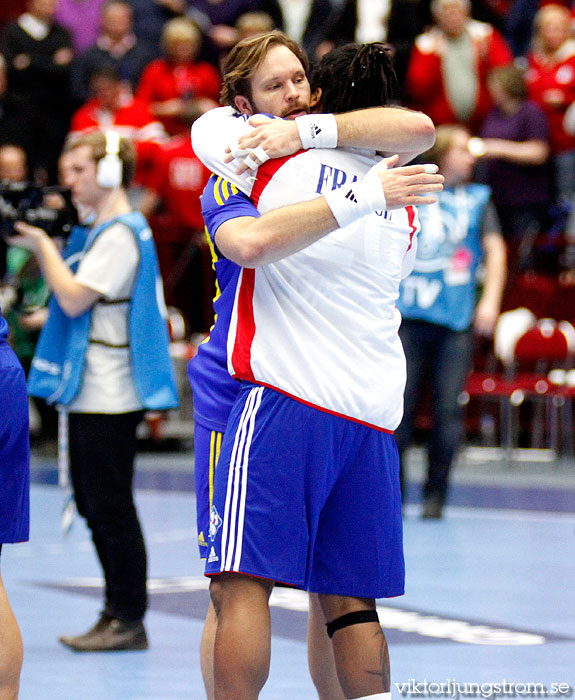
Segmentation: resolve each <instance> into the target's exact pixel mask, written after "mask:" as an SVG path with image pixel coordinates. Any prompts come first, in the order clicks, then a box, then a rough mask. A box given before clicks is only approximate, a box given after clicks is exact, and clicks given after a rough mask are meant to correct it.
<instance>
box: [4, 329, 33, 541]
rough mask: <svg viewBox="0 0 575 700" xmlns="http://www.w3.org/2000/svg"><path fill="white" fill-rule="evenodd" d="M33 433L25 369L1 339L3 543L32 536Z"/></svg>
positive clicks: (24, 539)
mask: <svg viewBox="0 0 575 700" xmlns="http://www.w3.org/2000/svg"><path fill="white" fill-rule="evenodd" d="M29 523H30V437H29V431H28V395H27V393H26V378H25V376H24V370H23V369H22V367H21V366H20V363H19V362H18V360H17V359H16V355H15V354H14V352H13V351H12V349H11V348H10V347H9V346H8V344H7V343H2V342H0V544H2V543H3V542H25V541H26V540H28V534H29Z"/></svg>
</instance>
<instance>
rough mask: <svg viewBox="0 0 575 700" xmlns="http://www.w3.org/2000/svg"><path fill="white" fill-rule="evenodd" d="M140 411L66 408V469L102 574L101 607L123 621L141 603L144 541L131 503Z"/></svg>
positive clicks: (140, 612) (138, 615)
mask: <svg viewBox="0 0 575 700" xmlns="http://www.w3.org/2000/svg"><path fill="white" fill-rule="evenodd" d="M142 416H143V412H142V411H136V412H134V413H122V414H110V415H108V414H100V413H71V414H70V416H69V423H68V425H69V436H70V437H69V442H70V474H71V479H72V485H73V487H74V497H75V499H76V506H77V508H78V512H79V513H80V515H82V516H83V517H84V518H86V520H87V522H88V527H89V528H90V530H91V531H92V540H93V542H94V545H95V547H96V552H97V553H98V557H99V559H100V563H101V565H102V569H103V572H104V578H105V580H106V605H105V608H104V612H105V613H106V614H107V615H110V616H111V617H115V618H118V619H120V620H123V621H124V622H133V621H137V620H141V619H142V618H143V617H144V614H145V612H146V607H147V593H146V576H147V573H146V569H147V559H146V546H145V544H144V537H143V535H142V528H141V527H140V522H139V520H138V514H137V512H136V507H135V505H134V499H133V492H132V481H133V475H134V459H135V456H136V428H137V427H138V423H140V421H141V420H142Z"/></svg>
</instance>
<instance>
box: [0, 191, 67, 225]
mask: <svg viewBox="0 0 575 700" xmlns="http://www.w3.org/2000/svg"><path fill="white" fill-rule="evenodd" d="M50 197H53V198H54V202H53V203H52V204H48V202H49V200H50ZM15 221H24V222H25V223H27V224H30V225H31V226H38V228H41V229H43V230H44V231H46V233H47V234H48V235H49V236H51V237H55V236H60V237H62V238H66V237H67V236H69V235H70V233H71V231H72V229H73V228H74V226H76V224H77V223H78V211H77V210H76V207H75V206H74V204H73V202H72V193H71V192H70V190H69V189H68V188H67V187H58V186H51V187H38V186H37V185H34V184H31V183H27V182H0V236H14V235H17V232H16V231H15V230H14V222H15Z"/></svg>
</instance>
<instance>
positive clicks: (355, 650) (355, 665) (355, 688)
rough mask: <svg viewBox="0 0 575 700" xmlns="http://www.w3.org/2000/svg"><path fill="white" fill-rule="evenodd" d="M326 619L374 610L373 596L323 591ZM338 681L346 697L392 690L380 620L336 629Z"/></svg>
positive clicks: (334, 646) (333, 639)
mask: <svg viewBox="0 0 575 700" xmlns="http://www.w3.org/2000/svg"><path fill="white" fill-rule="evenodd" d="M319 600H320V603H321V607H322V609H323V612H324V615H325V617H326V619H327V620H329V621H330V622H332V621H333V620H336V619H337V618H338V617H341V616H342V615H347V614H348V613H350V612H356V611H359V610H374V609H375V601H374V600H373V599H370V598H351V597H347V596H335V595H320V596H319ZM332 642H333V651H334V656H335V663H336V667H337V675H338V677H339V682H340V684H341V687H342V689H343V692H344V696H345V697H346V698H361V697H365V696H369V695H376V694H377V693H387V692H389V690H390V674H389V653H388V650H387V642H386V640H385V635H384V634H383V630H382V629H381V625H380V624H379V622H364V623H361V624H355V625H349V626H347V627H342V628H341V629H339V630H337V631H336V632H335V634H334V635H333V638H332Z"/></svg>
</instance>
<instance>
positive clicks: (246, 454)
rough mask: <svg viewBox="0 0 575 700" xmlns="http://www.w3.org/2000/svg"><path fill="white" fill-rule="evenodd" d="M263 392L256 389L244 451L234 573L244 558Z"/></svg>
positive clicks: (261, 388) (261, 389) (262, 389)
mask: <svg viewBox="0 0 575 700" xmlns="http://www.w3.org/2000/svg"><path fill="white" fill-rule="evenodd" d="M263 391H264V388H263V387H260V388H259V389H256V399H255V405H254V408H253V411H252V412H251V415H250V418H249V425H248V436H247V440H246V447H245V449H244V459H243V466H242V485H241V492H240V498H241V500H240V511H239V514H238V540H237V545H236V556H235V559H234V565H233V567H232V571H239V569H240V560H241V558H242V545H243V542H244V518H245V513H246V496H247V493H248V464H249V459H250V447H251V444H252V437H253V434H254V427H255V422H256V414H257V412H258V408H259V406H260V403H261V401H262V394H263Z"/></svg>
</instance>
